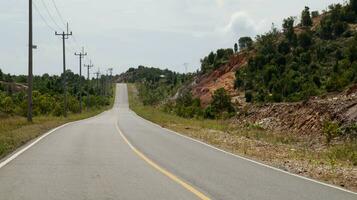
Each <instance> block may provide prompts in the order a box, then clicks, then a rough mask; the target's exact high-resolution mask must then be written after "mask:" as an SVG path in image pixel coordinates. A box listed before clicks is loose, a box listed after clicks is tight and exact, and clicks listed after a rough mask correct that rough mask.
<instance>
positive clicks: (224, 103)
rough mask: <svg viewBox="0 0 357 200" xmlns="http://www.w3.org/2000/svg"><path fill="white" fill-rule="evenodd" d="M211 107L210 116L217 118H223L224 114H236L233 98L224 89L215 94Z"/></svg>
mask: <svg viewBox="0 0 357 200" xmlns="http://www.w3.org/2000/svg"><path fill="white" fill-rule="evenodd" d="M210 107H211V108H210V114H213V115H214V116H215V117H220V118H222V117H223V114H224V113H228V114H234V112H235V109H234V107H233V104H232V100H231V97H230V96H229V95H228V93H227V91H226V90H225V89H224V88H220V89H218V90H216V91H215V92H214V94H213V95H212V101H211V104H210Z"/></svg>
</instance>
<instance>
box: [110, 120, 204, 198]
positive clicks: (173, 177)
mask: <svg viewBox="0 0 357 200" xmlns="http://www.w3.org/2000/svg"><path fill="white" fill-rule="evenodd" d="M115 126H116V129H117V131H118V132H119V134H120V136H121V137H122V138H123V140H124V141H125V143H127V144H128V145H129V147H130V148H131V150H133V151H134V152H135V153H136V154H137V155H138V156H139V157H140V158H141V159H142V160H144V161H145V162H146V163H148V164H149V165H150V166H152V167H153V168H155V169H156V170H158V171H159V172H161V173H162V174H164V175H165V176H167V177H169V178H170V179H171V180H173V181H175V182H176V183H178V184H179V185H181V186H182V187H184V188H185V189H187V190H188V191H190V192H192V193H193V194H195V195H196V196H197V197H198V198H200V199H202V200H210V198H209V197H207V196H206V195H204V194H203V193H202V192H200V191H198V190H197V189H195V188H194V187H193V186H191V185H190V184H188V183H186V182H185V181H183V180H181V179H180V178H178V177H177V176H175V175H174V174H172V173H170V172H169V171H167V170H165V169H164V168H162V167H160V166H159V165H158V164H156V163H155V162H154V161H152V160H150V159H149V158H148V157H146V156H145V155H144V154H143V153H142V152H140V151H139V150H138V149H137V148H135V147H134V146H133V145H132V144H131V143H130V141H129V140H128V139H127V137H126V136H125V135H124V134H123V132H122V131H121V130H120V128H119V126H118V123H115Z"/></svg>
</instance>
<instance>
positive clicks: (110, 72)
mask: <svg viewBox="0 0 357 200" xmlns="http://www.w3.org/2000/svg"><path fill="white" fill-rule="evenodd" d="M108 71H109V74H110V76H109V95H111V94H112V84H113V68H109V69H108Z"/></svg>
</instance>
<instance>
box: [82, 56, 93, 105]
mask: <svg viewBox="0 0 357 200" xmlns="http://www.w3.org/2000/svg"><path fill="white" fill-rule="evenodd" d="M93 66H94V65H93V64H92V61H90V62H89V65H84V67H87V81H88V91H87V110H89V104H90V94H89V89H90V77H89V70H90V68H92V67H93Z"/></svg>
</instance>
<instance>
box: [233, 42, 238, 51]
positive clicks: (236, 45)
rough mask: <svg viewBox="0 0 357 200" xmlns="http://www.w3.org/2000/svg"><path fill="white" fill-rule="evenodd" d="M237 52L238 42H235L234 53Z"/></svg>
mask: <svg viewBox="0 0 357 200" xmlns="http://www.w3.org/2000/svg"><path fill="white" fill-rule="evenodd" d="M237 52H238V44H237V43H235V44H234V53H237Z"/></svg>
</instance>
